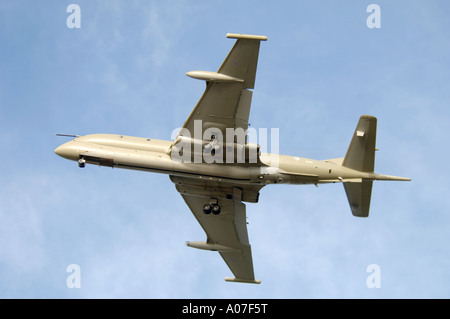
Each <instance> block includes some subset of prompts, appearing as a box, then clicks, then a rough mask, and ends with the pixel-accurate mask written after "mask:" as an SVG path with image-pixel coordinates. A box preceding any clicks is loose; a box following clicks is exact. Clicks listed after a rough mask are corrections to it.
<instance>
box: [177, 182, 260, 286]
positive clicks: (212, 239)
mask: <svg viewBox="0 0 450 319" xmlns="http://www.w3.org/2000/svg"><path fill="white" fill-rule="evenodd" d="M170 178H171V180H172V182H174V183H175V185H176V188H177V190H178V191H179V192H180V194H181V196H182V197H183V199H184V200H185V202H186V204H187V205H188V206H189V208H190V209H191V211H192V213H193V214H194V216H195V218H196V219H197V221H198V222H199V223H200V225H201V227H202V228H203V230H204V231H205V233H206V237H207V239H206V242H187V243H186V244H187V245H188V246H190V247H194V248H199V249H204V250H212V251H218V252H219V254H220V255H221V256H222V258H223V260H224V261H225V263H226V264H227V265H228V267H229V268H230V270H231V272H232V273H233V274H234V276H235V278H228V277H227V278H225V280H227V281H233V282H245V283H260V281H259V280H255V276H254V272H253V261H252V252H251V247H250V243H249V240H248V233H247V219H246V211H245V204H244V203H242V198H243V194H244V193H250V194H254V193H255V192H256V193H258V191H259V189H260V188H261V187H259V186H258V187H255V186H248V189H246V188H245V187H246V186H243V187H244V188H241V187H236V186H233V185H232V184H223V183H220V184H219V183H217V182H206V181H201V182H199V181H198V180H196V179H193V178H187V177H177V176H171V177H170ZM246 196H249V195H246ZM205 204H211V205H219V206H220V213H219V214H215V213H214V211H213V212H210V213H208V214H205V213H204V205H205Z"/></svg>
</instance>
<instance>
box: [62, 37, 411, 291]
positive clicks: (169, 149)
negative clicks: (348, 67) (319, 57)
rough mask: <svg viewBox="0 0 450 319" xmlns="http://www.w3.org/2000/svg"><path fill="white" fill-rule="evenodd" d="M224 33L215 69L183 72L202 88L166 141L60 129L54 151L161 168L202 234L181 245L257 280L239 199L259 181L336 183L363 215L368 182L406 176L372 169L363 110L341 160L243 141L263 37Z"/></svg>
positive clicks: (372, 124) (110, 163)
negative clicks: (227, 47)
mask: <svg viewBox="0 0 450 319" xmlns="http://www.w3.org/2000/svg"><path fill="white" fill-rule="evenodd" d="M227 37H228V38H233V39H236V42H235V44H234V46H233V47H232V49H231V51H230V52H229V54H228V55H227V57H226V58H225V60H224V61H223V63H222V65H221V66H220V68H219V69H218V71H217V72H210V71H191V72H188V73H186V75H188V76H190V77H192V78H195V79H200V80H204V81H205V82H206V89H205V91H204V93H203V95H202V97H201V98H200V100H199V101H198V103H197V105H196V106H195V108H194V109H193V111H192V113H191V114H190V115H189V117H188V118H187V120H186V122H185V123H184V125H183V127H182V128H181V130H180V132H179V134H178V136H177V137H176V138H175V139H174V140H170V141H164V140H157V139H149V138H141V137H132V136H124V135H116V134H91V135H85V136H79V135H66V136H71V137H74V139H73V140H71V141H69V142H67V143H65V144H63V145H61V146H59V147H58V148H56V149H55V153H56V154H58V155H59V156H61V157H63V158H66V159H69V160H73V161H76V162H78V166H79V167H85V164H86V163H88V164H96V165H100V166H107V167H116V168H124V169H132V170H140V171H146V172H156V173H163V174H168V175H169V177H170V180H171V181H172V182H173V183H174V184H175V187H176V189H177V191H178V192H179V193H180V194H181V196H182V197H183V199H184V201H185V202H186V204H187V206H188V207H189V208H190V210H191V211H192V213H193V214H194V216H195V218H196V219H197V221H198V222H199V223H200V225H201V227H202V228H203V230H204V232H205V233H206V241H204V242H202V241H188V242H186V244H187V246H189V247H193V248H198V249H204V250H210V251H217V252H219V254H220V255H221V256H222V258H223V260H224V261H225V263H226V264H227V265H228V267H229V268H230V270H231V272H232V273H233V275H234V277H226V278H225V280H226V281H230V282H243V283H260V282H261V281H260V280H257V279H255V276H254V270H253V261H252V253H251V246H250V243H249V238H248V233H247V220H246V206H245V204H244V202H249V203H256V202H258V198H259V193H260V190H261V189H262V188H263V187H264V186H266V185H269V184H315V185H318V184H321V183H342V184H343V185H344V189H345V192H346V195H347V198H348V201H349V204H350V209H351V212H352V214H353V215H354V216H357V217H368V216H369V206H370V199H371V192H372V183H373V181H375V180H388V181H409V180H410V179H409V178H404V177H396V176H389V175H383V174H377V173H375V172H374V162H375V151H376V148H375V140H376V126H377V119H376V118H375V117H373V116H370V115H362V116H361V117H360V119H359V122H358V124H357V125H356V129H355V131H354V133H353V136H352V139H351V142H350V145H349V147H348V150H347V152H346V154H345V156H344V157H343V158H338V159H328V160H313V159H307V158H301V157H294V156H287V155H278V154H275V155H276V156H273V155H274V154H267V153H262V152H261V151H260V149H259V146H258V145H254V144H251V143H248V142H247V137H246V136H245V134H246V132H247V129H248V125H249V123H248V120H249V113H250V105H251V99H252V89H254V85H255V75H256V68H257V62H258V56H259V49H260V43H261V41H266V40H267V37H266V36H258V35H246V34H232V33H229V34H227ZM230 130H231V133H230V132H229V131H230ZM57 135H64V134H57Z"/></svg>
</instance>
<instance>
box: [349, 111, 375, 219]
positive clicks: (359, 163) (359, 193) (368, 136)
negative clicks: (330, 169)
mask: <svg viewBox="0 0 450 319" xmlns="http://www.w3.org/2000/svg"><path fill="white" fill-rule="evenodd" d="M376 135H377V119H376V118H375V117H373V116H370V115H363V116H361V117H360V119H359V122H358V125H357V126H356V129H355V132H354V133H353V138H352V141H351V142H350V146H349V147H348V150H347V154H346V155H345V157H344V160H343V162H342V166H344V167H348V168H351V169H354V170H357V171H361V172H373V171H374V168H375V142H376ZM372 184H373V181H372V180H363V181H362V182H359V183H344V189H345V193H346V194H347V198H348V202H349V204H350V209H351V210H352V214H353V216H357V217H368V216H369V208H370V198H371V195H372Z"/></svg>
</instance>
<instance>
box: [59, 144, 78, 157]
mask: <svg viewBox="0 0 450 319" xmlns="http://www.w3.org/2000/svg"><path fill="white" fill-rule="evenodd" d="M69 143H70V142H68V143H65V144H63V145H61V146H58V147H57V148H55V153H56V154H57V155H59V156H61V157H64V158H67V159H77V158H78V154H77V152H76V150H75V149H74V148H73V147H72V145H68V144H69Z"/></svg>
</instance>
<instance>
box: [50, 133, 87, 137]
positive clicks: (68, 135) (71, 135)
mask: <svg viewBox="0 0 450 319" xmlns="http://www.w3.org/2000/svg"><path fill="white" fill-rule="evenodd" d="M55 135H56V136H66V137H80V136H81V135H73V134H55Z"/></svg>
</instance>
